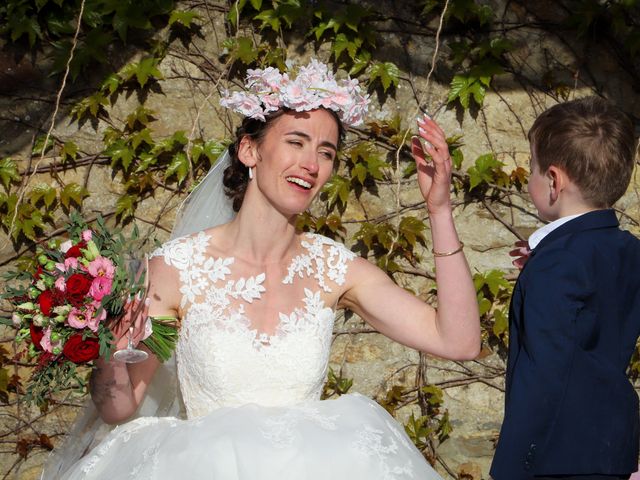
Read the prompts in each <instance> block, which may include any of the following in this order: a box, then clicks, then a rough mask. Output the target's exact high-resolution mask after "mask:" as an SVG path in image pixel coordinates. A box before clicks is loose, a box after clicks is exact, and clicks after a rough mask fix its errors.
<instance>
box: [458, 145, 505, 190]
mask: <svg viewBox="0 0 640 480" xmlns="http://www.w3.org/2000/svg"><path fill="white" fill-rule="evenodd" d="M503 166H504V163H502V162H501V161H499V160H498V159H497V158H496V157H495V155H494V154H492V153H487V154H484V155H481V156H479V157H478V158H477V159H476V162H475V165H474V166H473V167H470V168H469V169H468V170H467V173H468V175H469V190H473V189H474V188H476V187H477V186H478V185H480V184H481V183H493V182H494V181H496V174H500V173H502V175H505V174H504V172H502V170H501V169H502V167H503Z"/></svg>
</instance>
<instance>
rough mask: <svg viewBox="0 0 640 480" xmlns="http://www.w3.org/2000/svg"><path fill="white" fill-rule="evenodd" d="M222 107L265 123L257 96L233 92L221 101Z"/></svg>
mask: <svg viewBox="0 0 640 480" xmlns="http://www.w3.org/2000/svg"><path fill="white" fill-rule="evenodd" d="M220 105H222V106H223V107H227V108H230V109H231V110H234V111H236V112H238V113H241V114H242V115H244V116H245V117H251V118H259V119H260V120H262V121H265V118H264V112H263V110H262V106H261V103H260V100H259V99H258V97H256V96H255V95H251V94H248V93H244V92H233V93H232V94H231V95H230V96H228V97H224V98H222V99H221V100H220Z"/></svg>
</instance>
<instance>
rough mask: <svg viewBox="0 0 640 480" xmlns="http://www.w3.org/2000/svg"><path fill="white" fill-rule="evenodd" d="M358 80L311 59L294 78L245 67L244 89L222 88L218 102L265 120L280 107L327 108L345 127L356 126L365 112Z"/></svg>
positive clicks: (366, 101)
mask: <svg viewBox="0 0 640 480" xmlns="http://www.w3.org/2000/svg"><path fill="white" fill-rule="evenodd" d="M360 90H361V89H360V85H359V83H358V80H355V79H347V80H336V79H335V77H334V75H333V73H332V72H330V71H329V70H328V68H327V66H326V65H325V64H323V63H320V62H318V60H316V59H315V58H313V59H311V61H310V62H309V64H308V65H306V66H303V67H300V69H299V70H298V74H297V75H296V78H295V79H292V78H290V77H289V74H288V73H281V72H280V70H278V69H277V68H273V67H268V68H265V69H260V68H258V69H255V70H247V79H246V84H245V91H242V92H233V93H232V92H229V91H225V92H224V93H223V95H222V98H221V99H220V105H222V106H223V107H227V108H230V109H231V110H233V111H234V112H238V113H241V114H242V115H244V116H245V117H250V118H257V119H260V120H262V121H265V115H266V114H268V113H269V112H275V111H276V110H279V109H280V108H283V107H285V108H289V109H291V110H295V111H296V112H305V111H308V110H315V109H317V108H321V107H324V108H328V109H331V110H333V111H334V112H336V113H337V114H338V117H339V118H340V120H341V121H342V123H344V124H345V125H347V126H355V125H360V124H361V123H362V121H363V119H364V115H365V114H366V113H367V108H368V106H369V95H367V94H362V93H360Z"/></svg>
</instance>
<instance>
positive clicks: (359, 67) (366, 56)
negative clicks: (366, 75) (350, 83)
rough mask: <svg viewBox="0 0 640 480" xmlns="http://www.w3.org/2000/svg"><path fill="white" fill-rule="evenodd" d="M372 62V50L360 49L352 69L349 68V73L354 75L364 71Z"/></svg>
mask: <svg viewBox="0 0 640 480" xmlns="http://www.w3.org/2000/svg"><path fill="white" fill-rule="evenodd" d="M370 62H371V52H368V51H366V50H363V51H360V53H358V55H356V58H355V59H354V60H353V66H352V67H351V70H349V75H350V76H352V77H354V76H356V75H358V74H359V73H360V72H362V71H363V70H364V69H365V68H367V67H368V66H369V63H370Z"/></svg>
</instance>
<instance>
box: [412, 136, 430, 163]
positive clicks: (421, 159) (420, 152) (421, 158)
mask: <svg viewBox="0 0 640 480" xmlns="http://www.w3.org/2000/svg"><path fill="white" fill-rule="evenodd" d="M411 154H412V155H413V158H414V160H415V161H416V163H418V164H421V165H426V163H427V158H426V154H425V151H424V148H423V147H422V143H421V142H420V139H419V138H418V137H415V136H414V137H411Z"/></svg>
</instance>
